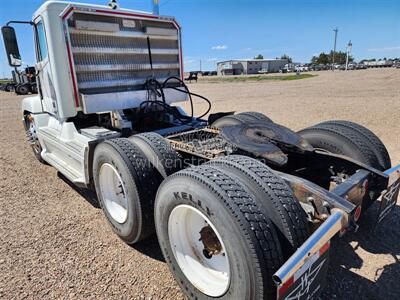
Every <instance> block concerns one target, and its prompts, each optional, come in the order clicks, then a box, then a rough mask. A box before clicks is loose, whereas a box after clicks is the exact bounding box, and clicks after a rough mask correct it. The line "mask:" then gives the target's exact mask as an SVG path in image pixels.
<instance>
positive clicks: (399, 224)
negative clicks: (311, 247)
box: [321, 203, 400, 300]
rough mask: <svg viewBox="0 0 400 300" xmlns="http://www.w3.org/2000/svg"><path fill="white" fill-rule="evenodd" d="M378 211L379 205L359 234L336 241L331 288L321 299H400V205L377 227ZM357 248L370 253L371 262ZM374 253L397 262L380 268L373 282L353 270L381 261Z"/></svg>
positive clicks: (361, 224)
mask: <svg viewBox="0 0 400 300" xmlns="http://www.w3.org/2000/svg"><path fill="white" fill-rule="evenodd" d="M378 208H379V205H378V203H375V204H374V205H373V206H372V207H371V208H370V209H369V211H368V212H367V213H366V214H365V215H364V216H363V218H362V220H360V224H359V225H360V228H359V230H358V232H357V233H353V234H349V235H348V236H345V237H344V238H342V239H339V238H337V239H335V240H334V241H333V243H332V249H331V262H330V268H329V275H328V285H327V288H326V289H325V291H324V293H323V295H322V296H321V299H324V300H325V299H334V298H338V299H371V300H372V299H385V300H388V299H399V298H400V285H399V278H400V206H395V208H394V209H393V211H392V213H391V214H390V215H389V216H388V217H387V219H385V220H384V221H383V222H382V223H381V224H379V225H378V226H377V227H376V228H375V226H374V224H375V220H376V215H377V212H378ZM351 242H353V245H351V244H350V243H351ZM354 243H355V245H354ZM357 249H360V250H361V251H366V252H369V253H370V254H371V255H370V256H371V261H363V260H362V259H361V258H360V257H359V256H358V254H357V253H356V250H357ZM374 254H389V255H391V256H392V257H393V261H394V262H393V263H391V264H387V265H385V266H384V267H383V268H381V269H378V270H377V271H376V272H375V274H373V277H374V279H373V281H371V280H369V279H366V278H364V277H362V276H360V275H358V274H356V273H354V272H353V271H351V270H350V269H351V268H353V269H358V268H360V267H361V266H363V264H366V265H368V264H370V263H371V262H372V261H374V260H378V259H379V257H374Z"/></svg>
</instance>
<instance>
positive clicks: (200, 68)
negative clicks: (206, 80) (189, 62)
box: [200, 59, 201, 72]
mask: <svg viewBox="0 0 400 300" xmlns="http://www.w3.org/2000/svg"><path fill="white" fill-rule="evenodd" d="M200 72H201V59H200Z"/></svg>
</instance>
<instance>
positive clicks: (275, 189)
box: [207, 155, 309, 259]
mask: <svg viewBox="0 0 400 300" xmlns="http://www.w3.org/2000/svg"><path fill="white" fill-rule="evenodd" d="M207 164H209V165H211V166H214V167H215V168H218V169H219V170H221V171H224V172H227V173H229V174H230V175H232V176H234V177H235V178H237V179H238V180H239V181H240V182H241V183H242V184H244V185H245V186H246V187H247V188H248V189H249V190H250V191H251V193H252V195H254V196H255V199H256V201H257V202H258V203H259V204H261V205H262V206H264V207H265V211H266V214H267V216H268V218H269V219H271V221H272V222H273V223H274V225H275V226H276V229H277V232H278V238H279V241H280V244H281V246H282V251H283V254H284V258H285V259H288V258H289V257H290V256H291V255H292V254H293V253H294V252H295V251H296V249H297V248H299V247H300V246H301V245H302V244H303V243H304V241H305V240H306V239H307V238H308V236H309V233H308V224H307V215H306V214H305V212H304V210H303V208H302V207H301V205H300V203H299V202H298V200H296V198H295V197H294V195H293V192H292V190H291V189H290V188H289V186H288V185H287V184H286V183H285V181H284V180H283V179H282V178H280V177H279V176H277V175H276V174H275V173H274V172H273V171H272V170H271V169H270V168H269V167H267V166H266V165H264V164H263V163H261V162H260V161H258V160H256V159H254V158H250V157H246V156H241V155H230V156H226V157H222V158H218V159H215V160H211V161H210V162H208V163H207Z"/></svg>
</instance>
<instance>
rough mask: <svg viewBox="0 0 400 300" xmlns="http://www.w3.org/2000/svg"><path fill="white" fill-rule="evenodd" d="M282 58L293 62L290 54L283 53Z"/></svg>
mask: <svg viewBox="0 0 400 300" xmlns="http://www.w3.org/2000/svg"><path fill="white" fill-rule="evenodd" d="M281 59H287V60H288V61H289V63H292V62H293V59H292V58H291V57H290V56H289V55H286V54H283V55H282V56H281Z"/></svg>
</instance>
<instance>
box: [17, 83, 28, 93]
mask: <svg viewBox="0 0 400 300" xmlns="http://www.w3.org/2000/svg"><path fill="white" fill-rule="evenodd" d="M15 93H16V94H17V95H28V93H29V87H28V86H27V85H25V84H20V85H17V86H16V87H15Z"/></svg>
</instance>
